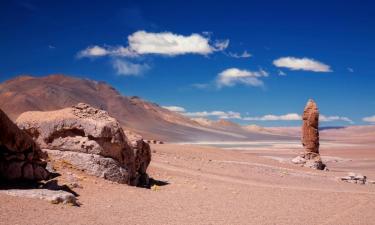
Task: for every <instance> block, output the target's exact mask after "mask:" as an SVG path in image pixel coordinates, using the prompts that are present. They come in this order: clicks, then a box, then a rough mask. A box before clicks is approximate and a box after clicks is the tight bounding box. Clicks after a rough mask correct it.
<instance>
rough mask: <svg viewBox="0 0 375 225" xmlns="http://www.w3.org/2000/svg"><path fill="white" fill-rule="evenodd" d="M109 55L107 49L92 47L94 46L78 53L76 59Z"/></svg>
mask: <svg viewBox="0 0 375 225" xmlns="http://www.w3.org/2000/svg"><path fill="white" fill-rule="evenodd" d="M109 54H110V52H109V51H108V50H107V49H105V48H102V47H100V46H97V45H94V46H89V47H87V48H86V49H84V50H82V51H80V52H79V53H78V57H79V58H83V57H99V56H106V55H109Z"/></svg>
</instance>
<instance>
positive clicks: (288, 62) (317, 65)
mask: <svg viewBox="0 0 375 225" xmlns="http://www.w3.org/2000/svg"><path fill="white" fill-rule="evenodd" d="M273 64H274V65H275V66H277V67H284V68H288V69H291V70H306V71H313V72H332V70H331V68H330V66H329V65H326V64H324V63H322V62H319V61H316V60H314V59H309V58H295V57H281V58H279V59H276V60H274V61H273Z"/></svg>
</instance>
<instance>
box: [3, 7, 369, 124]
mask: <svg viewBox="0 0 375 225" xmlns="http://www.w3.org/2000/svg"><path fill="white" fill-rule="evenodd" d="M374 27H375V3H373V2H372V1H354V0H353V1H349V0H348V1H233V0H232V1H220V2H216V3H214V2H211V1H180V2H178V1H110V0H108V1H27V0H14V1H8V0H3V1H1V2H0V29H1V35H0V50H1V51H0V59H1V60H0V80H1V81H4V80H6V79H10V78H12V77H14V76H16V75H19V74H32V75H36V76H43V75H47V74H51V73H63V74H68V75H74V76H79V77H85V78H90V79H95V80H104V81H106V82H108V83H109V84H111V85H113V86H115V87H116V88H117V89H118V90H119V91H121V92H122V93H123V94H125V95H137V96H141V97H142V98H144V99H147V100H150V101H153V102H156V103H158V104H160V105H162V106H175V107H172V108H171V109H174V110H180V111H181V112H182V113H184V114H186V115H189V116H203V117H207V118H211V119H218V118H229V119H232V120H233V121H236V122H239V123H241V124H259V125H263V126H284V125H285V126H294V125H297V124H299V123H300V121H299V119H300V114H301V112H302V110H303V107H304V105H305V103H306V102H307V100H308V99H309V98H313V99H315V100H316V102H317V103H318V106H319V108H320V111H321V114H323V115H324V116H323V117H322V120H323V121H322V125H324V126H338V125H353V124H354V125H362V124H371V123H374V122H375V98H374V96H375V88H374V81H375V57H374V52H375V29H374ZM178 107H180V108H178ZM182 108H183V109H182ZM182 110H184V111H182ZM364 118H365V119H364Z"/></svg>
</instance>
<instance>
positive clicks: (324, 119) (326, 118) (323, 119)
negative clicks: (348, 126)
mask: <svg viewBox="0 0 375 225" xmlns="http://www.w3.org/2000/svg"><path fill="white" fill-rule="evenodd" d="M319 121H321V122H332V121H344V122H348V123H353V121H352V120H351V119H349V118H348V117H344V116H325V115H320V116H319Z"/></svg>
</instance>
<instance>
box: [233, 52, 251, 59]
mask: <svg viewBox="0 0 375 225" xmlns="http://www.w3.org/2000/svg"><path fill="white" fill-rule="evenodd" d="M228 56H230V57H232V58H236V59H239V58H250V57H251V54H250V53H248V52H247V51H244V52H242V53H241V54H238V53H233V52H229V53H228Z"/></svg>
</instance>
